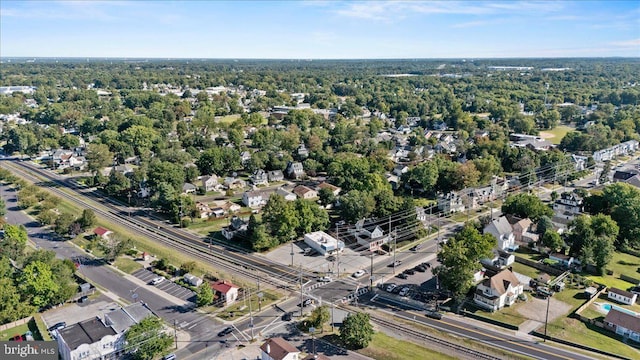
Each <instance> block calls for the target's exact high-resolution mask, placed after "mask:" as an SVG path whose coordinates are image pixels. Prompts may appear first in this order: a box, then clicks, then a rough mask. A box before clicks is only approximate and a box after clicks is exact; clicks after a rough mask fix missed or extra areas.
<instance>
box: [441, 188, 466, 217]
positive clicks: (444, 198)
mask: <svg viewBox="0 0 640 360" xmlns="http://www.w3.org/2000/svg"><path fill="white" fill-rule="evenodd" d="M437 201H438V209H440V210H442V211H443V212H445V213H453V212H459V211H464V209H465V207H464V200H463V199H462V197H461V196H460V195H458V193H457V192H455V191H451V192H449V193H447V194H446V195H445V194H438V199H437Z"/></svg>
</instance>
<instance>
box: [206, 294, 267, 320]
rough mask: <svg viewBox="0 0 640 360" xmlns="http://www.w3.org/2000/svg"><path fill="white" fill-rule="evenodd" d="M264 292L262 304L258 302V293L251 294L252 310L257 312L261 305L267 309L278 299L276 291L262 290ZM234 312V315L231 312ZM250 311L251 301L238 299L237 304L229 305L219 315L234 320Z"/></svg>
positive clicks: (224, 318)
mask: <svg viewBox="0 0 640 360" xmlns="http://www.w3.org/2000/svg"><path fill="white" fill-rule="evenodd" d="M261 292H262V294H263V295H262V304H259V303H258V300H259V299H258V295H257V294H254V293H252V294H251V301H250V302H251V311H253V312H257V311H259V310H260V307H262V308H263V309H266V307H267V306H269V305H271V303H273V302H274V301H275V300H277V299H278V296H277V295H276V294H275V293H272V292H270V291H265V290H263V291H261ZM232 312H233V316H231V313H232ZM248 313H249V302H247V301H238V302H237V303H236V304H234V305H231V306H229V307H228V308H226V309H224V310H223V311H221V312H220V313H219V314H218V317H219V318H221V319H223V320H234V319H236V318H238V317H240V316H243V315H246V314H248Z"/></svg>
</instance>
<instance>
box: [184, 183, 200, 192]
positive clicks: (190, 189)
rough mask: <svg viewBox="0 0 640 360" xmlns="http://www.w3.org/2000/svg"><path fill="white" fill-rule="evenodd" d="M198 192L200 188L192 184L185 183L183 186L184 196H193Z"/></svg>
mask: <svg viewBox="0 0 640 360" xmlns="http://www.w3.org/2000/svg"><path fill="white" fill-rule="evenodd" d="M196 190H198V187H197V186H195V185H193V184H192V183H184V184H182V193H183V194H193V193H195V192H196Z"/></svg>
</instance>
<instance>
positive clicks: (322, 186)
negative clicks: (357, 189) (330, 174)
mask: <svg viewBox="0 0 640 360" xmlns="http://www.w3.org/2000/svg"><path fill="white" fill-rule="evenodd" d="M318 189H329V190H330V191H331V192H332V193H333V195H334V196H338V195H340V191H342V189H341V188H340V187H338V186H335V185H332V184H329V183H328V182H322V183H320V185H318ZM318 191H319V190H318Z"/></svg>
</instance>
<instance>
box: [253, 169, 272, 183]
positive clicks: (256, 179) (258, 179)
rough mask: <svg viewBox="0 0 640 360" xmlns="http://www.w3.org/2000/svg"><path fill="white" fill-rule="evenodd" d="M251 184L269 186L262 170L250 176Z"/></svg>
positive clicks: (267, 178)
mask: <svg viewBox="0 0 640 360" xmlns="http://www.w3.org/2000/svg"><path fill="white" fill-rule="evenodd" d="M251 183H253V184H254V185H265V186H266V185H269V177H268V176H267V172H266V171H264V170H262V169H258V170H256V171H255V172H254V173H253V175H251Z"/></svg>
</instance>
